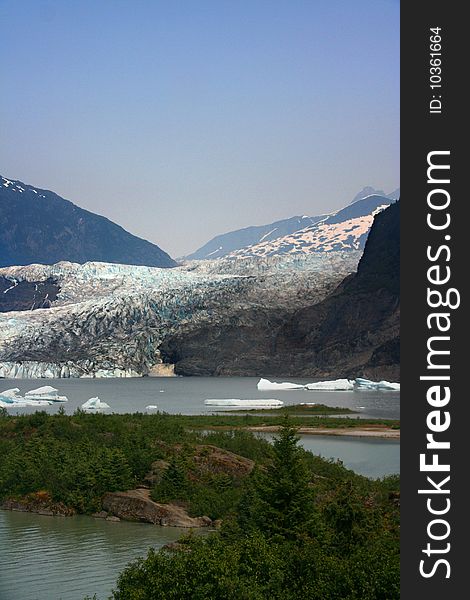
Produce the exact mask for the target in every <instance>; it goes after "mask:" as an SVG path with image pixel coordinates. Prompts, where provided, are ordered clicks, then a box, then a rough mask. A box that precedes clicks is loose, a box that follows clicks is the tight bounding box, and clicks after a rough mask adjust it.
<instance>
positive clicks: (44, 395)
mask: <svg viewBox="0 0 470 600" xmlns="http://www.w3.org/2000/svg"><path fill="white" fill-rule="evenodd" d="M24 397H25V399H26V400H51V401H52V402H67V401H68V398H67V396H59V390H57V389H56V388H53V387H52V386H50V385H44V386H42V387H39V388H36V389H35V390H30V391H29V392H26V394H25V395H24Z"/></svg>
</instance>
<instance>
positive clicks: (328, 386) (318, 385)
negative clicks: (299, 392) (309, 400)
mask: <svg viewBox="0 0 470 600" xmlns="http://www.w3.org/2000/svg"><path fill="white" fill-rule="evenodd" d="M305 387H306V388H307V390H324V391H332V392H333V391H336V392H338V391H340V392H341V391H348V392H349V391H352V390H353V389H354V382H353V381H350V380H349V379H335V380H333V381H317V382H315V383H307V385H306V386H305Z"/></svg>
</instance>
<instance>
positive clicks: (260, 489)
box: [240, 420, 314, 539]
mask: <svg viewBox="0 0 470 600" xmlns="http://www.w3.org/2000/svg"><path fill="white" fill-rule="evenodd" d="M299 439H300V438H299V436H298V435H297V430H296V429H295V428H294V427H292V426H291V425H290V424H289V422H288V421H287V420H286V422H285V424H284V426H283V427H282V428H281V430H280V432H279V435H278V436H277V437H276V438H275V440H274V458H273V460H272V463H271V464H270V465H269V467H268V468H267V469H266V470H265V471H261V470H259V471H258V472H257V473H256V474H255V475H254V476H253V478H252V485H251V486H250V489H249V490H248V492H247V494H246V496H245V497H244V498H243V500H242V502H241V505H240V518H241V524H242V525H243V526H245V527H250V526H253V525H255V526H256V527H257V528H259V529H260V530H261V531H263V532H265V533H267V534H268V535H280V536H281V537H283V538H288V539H289V538H296V537H297V536H298V535H299V534H300V533H302V532H306V531H309V530H310V529H311V527H312V523H313V518H314V504H313V491H312V488H311V486H310V473H309V469H308V466H307V463H306V461H305V459H304V456H303V453H304V451H303V450H302V449H301V448H300V447H299V446H298V442H299Z"/></svg>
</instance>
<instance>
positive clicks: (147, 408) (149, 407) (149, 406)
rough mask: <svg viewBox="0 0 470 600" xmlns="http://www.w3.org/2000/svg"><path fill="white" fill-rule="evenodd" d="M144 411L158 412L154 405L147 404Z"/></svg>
mask: <svg viewBox="0 0 470 600" xmlns="http://www.w3.org/2000/svg"><path fill="white" fill-rule="evenodd" d="M145 410H158V406H157V405H156V404H149V405H148V406H146V407H145Z"/></svg>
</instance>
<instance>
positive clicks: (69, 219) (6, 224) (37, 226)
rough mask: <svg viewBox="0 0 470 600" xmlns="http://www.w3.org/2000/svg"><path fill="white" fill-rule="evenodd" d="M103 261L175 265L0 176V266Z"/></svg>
mask: <svg viewBox="0 0 470 600" xmlns="http://www.w3.org/2000/svg"><path fill="white" fill-rule="evenodd" d="M64 260H65V261H71V262H76V263H85V262H87V261H104V262H110V263H124V264H129V265H148V266H153V267H174V266H175V265H176V262H175V261H174V260H173V259H172V258H171V257H170V256H169V255H168V254H167V253H166V252H164V251H163V250H161V249H160V248H159V247H158V246H156V245H155V244H152V243H150V242H148V241H146V240H143V239H141V238H138V237H136V236H135V235H132V234H130V233H129V232H127V231H126V230H125V229H123V228H122V227H120V226H119V225H116V224H115V223H113V222H112V221H110V220H109V219H106V218H105V217H102V216H99V215H95V214H94V213H92V212H89V211H87V210H84V209H82V208H79V207H78V206H76V205H75V204H72V202H70V201H68V200H65V199H64V198H61V197H60V196H58V195H57V194H55V193H54V192H50V191H47V190H42V189H39V188H35V187H33V186H31V185H27V184H25V183H22V182H21V181H12V180H10V179H7V178H5V177H1V178H0V266H9V265H27V264H32V263H42V264H54V263H57V262H59V261H64Z"/></svg>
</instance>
